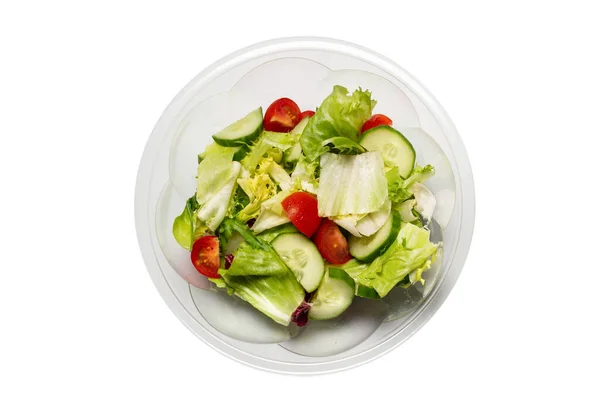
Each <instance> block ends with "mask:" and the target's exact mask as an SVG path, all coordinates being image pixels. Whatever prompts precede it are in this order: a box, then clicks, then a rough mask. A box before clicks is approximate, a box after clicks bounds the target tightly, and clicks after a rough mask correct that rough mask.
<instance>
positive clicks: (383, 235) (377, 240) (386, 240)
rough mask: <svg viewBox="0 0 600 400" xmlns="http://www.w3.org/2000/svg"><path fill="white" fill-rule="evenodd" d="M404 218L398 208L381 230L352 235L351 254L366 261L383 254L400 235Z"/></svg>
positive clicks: (350, 242) (350, 241)
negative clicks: (358, 235)
mask: <svg viewBox="0 0 600 400" xmlns="http://www.w3.org/2000/svg"><path fill="white" fill-rule="evenodd" d="M401 222H402V218H401V217H400V213H399V212H398V211H396V210H392V212H391V213H390V216H389V218H388V219H387V221H385V224H383V226H382V227H381V228H379V230H378V231H377V232H376V233H375V234H374V235H371V236H363V237H360V238H359V237H356V236H350V239H349V240H348V247H349V249H350V254H352V255H353V256H354V258H356V259H358V260H361V261H364V262H371V261H373V260H374V259H376V258H377V257H379V256H380V255H381V254H383V253H384V252H385V251H386V250H387V249H388V248H389V247H390V246H391V245H392V243H394V241H395V240H396V238H397V237H398V232H400V223H401Z"/></svg>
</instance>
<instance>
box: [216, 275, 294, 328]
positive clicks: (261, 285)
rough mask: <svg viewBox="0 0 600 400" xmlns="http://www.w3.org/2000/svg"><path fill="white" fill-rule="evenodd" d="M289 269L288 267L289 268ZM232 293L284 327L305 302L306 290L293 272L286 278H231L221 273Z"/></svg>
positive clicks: (284, 276)
mask: <svg viewBox="0 0 600 400" xmlns="http://www.w3.org/2000/svg"><path fill="white" fill-rule="evenodd" d="M286 268H287V267H286ZM219 273H220V274H222V275H221V276H222V277H223V280H224V281H225V283H226V285H227V288H228V290H229V291H230V292H232V293H233V294H235V295H236V296H238V297H239V298H241V299H242V300H245V301H247V302H248V303H250V304H251V305H252V306H253V307H254V308H256V309H257V310H259V311H260V312H262V313H263V314H265V315H267V316H268V317H269V318H271V319H272V320H273V321H275V322H277V323H278V324H281V325H285V326H287V325H289V324H290V322H291V320H292V314H293V313H294V311H296V309H297V308H298V307H299V306H300V304H302V302H303V301H304V289H303V288H302V286H300V284H299V283H298V281H297V280H296V278H295V277H294V275H293V274H292V272H291V271H289V270H288V273H287V274H286V275H283V276H232V275H229V274H227V270H219Z"/></svg>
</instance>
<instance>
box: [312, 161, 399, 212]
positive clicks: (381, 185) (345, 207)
mask: <svg viewBox="0 0 600 400" xmlns="http://www.w3.org/2000/svg"><path fill="white" fill-rule="evenodd" d="M320 161H321V175H320V180H319V189H318V191H317V200H318V207H319V216H321V217H335V216H342V215H350V214H368V213H372V212H375V211H379V210H380V209H381V207H382V206H383V205H384V203H385V201H386V200H387V197H388V185H387V181H386V178H385V175H384V173H383V159H382V157H381V153H379V152H377V151H369V152H367V153H363V154H359V155H354V156H344V155H337V154H331V153H327V154H323V155H322V156H321V160H320Z"/></svg>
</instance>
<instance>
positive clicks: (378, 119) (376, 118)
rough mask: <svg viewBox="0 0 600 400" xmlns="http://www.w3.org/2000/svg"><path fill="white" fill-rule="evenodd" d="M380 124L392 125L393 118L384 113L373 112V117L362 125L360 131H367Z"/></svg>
mask: <svg viewBox="0 0 600 400" xmlns="http://www.w3.org/2000/svg"><path fill="white" fill-rule="evenodd" d="M379 125H389V126H392V120H391V119H389V118H388V117H386V116H385V115H383V114H373V115H372V116H371V118H369V119H368V120H367V122H365V123H364V124H363V126H362V129H361V130H360V133H365V132H366V131H368V130H369V129H373V128H375V127H376V126H379Z"/></svg>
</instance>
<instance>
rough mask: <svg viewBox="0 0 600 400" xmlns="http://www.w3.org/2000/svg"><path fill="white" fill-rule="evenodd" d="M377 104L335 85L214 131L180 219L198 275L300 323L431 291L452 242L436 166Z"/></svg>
mask: <svg viewBox="0 0 600 400" xmlns="http://www.w3.org/2000/svg"><path fill="white" fill-rule="evenodd" d="M376 104H377V102H376V101H375V100H374V99H373V98H372V97H371V93H370V92H369V91H368V90H362V89H360V88H359V89H357V90H355V91H354V92H352V93H350V92H349V91H348V90H347V89H346V88H344V87H342V86H334V87H333V91H332V93H331V94H330V95H329V96H327V97H326V98H325V99H324V100H323V102H322V103H321V105H320V106H319V107H317V109H316V111H304V112H301V110H300V108H299V107H298V105H297V104H296V103H295V102H294V101H293V100H291V99H288V98H281V99H278V100H276V101H274V102H273V103H272V104H271V105H270V106H269V107H268V108H267V110H266V112H265V113H264V115H263V110H262V108H261V107H258V108H257V109H255V110H253V111H251V112H250V113H249V114H247V115H246V116H245V117H243V118H242V119H240V120H239V121H236V122H234V123H233V124H231V125H229V126H228V127H226V128H225V129H223V130H222V131H220V132H218V133H216V134H214V135H213V136H212V138H213V140H214V142H213V143H211V144H210V145H209V146H207V147H206V149H205V150H204V152H203V153H201V154H199V155H198V171H197V190H196V193H195V194H194V195H193V196H192V197H190V198H189V200H187V202H186V203H185V206H184V209H183V212H182V213H181V215H179V216H178V217H177V218H175V221H174V223H173V235H174V237H175V239H176V240H177V242H178V243H179V244H180V245H181V246H182V247H184V248H185V249H187V250H189V251H190V258H191V262H192V263H193V265H194V267H195V268H196V270H197V271H198V272H199V273H200V274H202V275H204V276H206V277H208V279H209V280H210V281H211V282H213V283H214V284H215V285H216V287H217V288H221V289H224V290H226V291H227V293H228V294H229V295H235V296H238V297H240V298H241V299H243V300H245V301H246V302H248V303H250V304H251V305H252V306H253V307H254V308H256V309H257V310H258V311H260V312H262V313H264V314H265V315H267V316H268V317H270V318H271V319H273V321H275V322H277V323H279V324H282V325H289V324H290V323H295V324H297V325H298V326H303V325H305V324H306V323H307V322H308V321H309V319H314V320H319V319H321V320H322V319H330V318H335V317H337V316H339V315H341V314H342V313H343V312H344V311H345V310H346V309H347V308H348V307H349V306H350V304H352V301H353V299H354V297H355V296H360V297H365V298H370V299H374V301H377V300H378V299H381V298H384V297H385V296H386V295H387V294H388V293H389V292H390V291H391V290H392V289H393V288H395V287H397V286H400V287H404V288H408V287H409V286H410V285H417V284H424V278H423V273H424V272H425V271H427V270H428V269H429V268H430V267H431V264H432V262H434V260H435V257H436V254H437V250H438V248H439V246H440V245H441V243H432V242H431V241H430V232H429V229H428V226H429V223H430V221H431V218H432V215H433V211H434V209H435V205H436V200H435V197H434V196H433V194H432V193H431V191H430V190H429V189H428V188H427V186H425V185H424V184H423V182H424V181H426V180H427V179H428V178H430V177H431V176H433V174H434V168H433V166H431V165H425V166H420V165H417V164H416V154H415V150H414V148H413V146H412V145H411V143H410V142H409V141H408V140H407V139H406V138H405V137H404V136H403V135H402V133H400V132H399V131H398V130H396V129H395V128H393V127H392V124H393V123H392V120H391V119H389V118H388V117H386V116H385V115H382V114H373V109H374V108H375V105H376Z"/></svg>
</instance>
